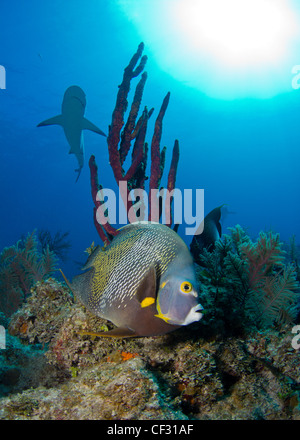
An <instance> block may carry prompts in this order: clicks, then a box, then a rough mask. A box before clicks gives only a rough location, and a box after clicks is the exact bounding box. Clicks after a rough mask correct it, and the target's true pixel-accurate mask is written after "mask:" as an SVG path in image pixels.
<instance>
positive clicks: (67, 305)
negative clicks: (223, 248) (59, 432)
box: [0, 279, 300, 420]
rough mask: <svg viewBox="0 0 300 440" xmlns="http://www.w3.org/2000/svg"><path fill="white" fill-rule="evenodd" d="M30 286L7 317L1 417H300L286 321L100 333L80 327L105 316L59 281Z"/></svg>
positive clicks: (297, 375)
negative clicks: (159, 332)
mask: <svg viewBox="0 0 300 440" xmlns="http://www.w3.org/2000/svg"><path fill="white" fill-rule="evenodd" d="M32 296H33V300H32V301H29V299H30V298H28V301H27V303H26V304H24V305H23V307H22V308H21V309H20V310H19V311H18V312H17V313H16V314H15V315H14V316H13V317H12V318H11V321H10V325H9V332H10V333H12V334H13V335H14V336H11V335H9V338H11V339H13V340H14V341H15V342H14V344H15V347H19V348H20V350H19V351H18V350H16V348H15V347H14V348H13V350H12V351H9V352H6V351H4V350H3V352H5V353H4V354H3V355H5V356H6V357H7V359H8V358H9V357H10V356H13V358H10V365H9V366H8V367H7V370H9V369H11V370H14V369H15V370H14V371H10V372H7V373H6V372H5V371H4V369H3V368H2V370H1V371H0V382H1V374H2V386H3V382H5V386H6V392H5V393H4V394H6V395H7V396H6V397H3V398H2V399H0V419H22V420H26V419H29V420H32V419H43V420H44V419H69V420H70V419H72V420H73V419H81V420H83V419H105V420H137V419H138V420H186V419H187V420H207V419H227V420H228V419H253V420H257V419H267V420H272V419H295V420H299V419H300V405H299V403H300V396H299V389H300V370H299V368H298V366H299V351H297V350H295V349H293V348H292V345H291V340H292V333H291V327H290V326H289V325H286V326H282V327H281V329H272V330H270V329H263V330H260V331H256V332H252V333H249V334H247V335H244V336H243V337H237V336H231V337H227V338H223V337H222V335H220V334H219V335H216V336H215V337H210V338H207V337H206V336H205V331H203V326H202V324H201V322H200V323H195V324H192V325H191V326H189V327H186V328H182V329H180V330H176V331H175V332H173V333H170V334H167V335H164V336H159V337H150V338H137V339H132V340H130V339H129V340H128V339H127V340H120V339H106V338H97V337H91V336H89V335H88V334H87V333H88V332H89V331H103V330H105V329H108V328H109V327H111V326H112V324H111V323H109V322H107V321H105V320H103V319H101V318H97V317H96V316H94V315H92V314H91V313H89V312H88V311H87V310H86V309H85V308H84V307H83V306H82V305H81V304H79V303H77V302H74V301H73V298H72V296H71V295H70V294H69V292H68V290H67V288H66V287H65V286H64V285H63V284H61V283H58V282H57V281H55V280H54V279H50V280H47V281H46V282H43V283H39V284H38V285H37V286H36V287H34V288H33V289H32ZM30 317H34V325H32V321H31V318H30ZM203 320H205V317H204V318H203ZM17 339H19V342H16V340H17ZM20 341H23V344H21V343H20ZM24 344H26V345H24ZM22 347H23V348H22ZM30 350H31V352H32V353H33V352H34V351H36V353H37V355H36V358H35V359H34V358H33V357H31V362H32V365H34V374H32V373H31V374H30V372H29V368H27V367H28V364H27V367H26V368H27V369H26V368H25V370H24V371H25V373H24V374H22V377H21V376H20V371H21V368H20V362H21V359H23V360H24V359H25V363H26V358H24V352H26V351H27V353H28V354H29V353H30ZM1 354H2V353H1ZM31 356H32V355H31ZM29 359H30V356H29V355H28V360H29ZM26 375H27V384H26ZM9 387H10V393H8V390H9ZM8 394H9V395H8Z"/></svg>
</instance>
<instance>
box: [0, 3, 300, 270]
mask: <svg viewBox="0 0 300 440" xmlns="http://www.w3.org/2000/svg"><path fill="white" fill-rule="evenodd" d="M116 3H117V2H113V1H104V0H98V1H97V0H90V1H89V2H85V1H83V0H73V1H72V2H71V1H65V2H61V1H58V0H53V1H51V2H50V1H49V0H45V1H43V2H40V1H37V0H29V1H28V2H22V1H20V0H12V1H3V2H2V3H1V8H0V9H1V16H0V33H1V42H2V44H1V51H0V64H1V65H2V66H4V68H5V71H6V88H5V89H3V90H0V112H1V117H0V185H1V189H2V191H1V207H2V209H1V231H0V249H3V248H4V247H5V246H11V245H12V244H14V243H15V242H16V241H17V240H18V239H19V238H20V237H21V236H22V235H23V234H27V233H28V232H32V231H33V230H34V229H48V230H50V231H51V232H53V233H55V232H56V231H58V230H60V231H63V232H65V231H69V232H70V236H69V237H70V240H71V243H72V248H71V251H70V253H69V259H68V260H67V262H65V263H62V264H61V267H62V268H63V270H64V271H65V273H66V275H67V276H68V277H72V276H73V275H75V274H76V273H78V270H79V266H78V264H77V263H80V262H81V263H83V262H84V261H85V259H86V254H84V250H85V249H86V248H87V247H88V246H90V244H91V243H92V242H93V241H94V242H95V243H100V240H99V238H98V235H97V232H96V229H95V227H94V224H93V201H92V197H91V191H90V181H89V178H90V177H89V168H88V165H87V164H88V159H89V157H90V156H91V154H94V155H95V156H96V160H97V164H98V167H99V180H100V182H101V183H102V184H103V186H105V187H107V188H112V189H115V190H117V185H116V183H115V180H114V178H113V174H112V170H111V168H110V165H109V162H108V151H107V145H106V142H105V139H104V138H103V137H102V136H99V135H97V134H95V133H92V132H89V131H86V132H85V133H84V139H85V166H84V168H83V170H82V173H81V176H80V178H79V180H78V182H77V183H75V179H76V174H75V172H74V169H75V168H77V162H76V158H75V157H74V156H73V155H68V151H69V146H68V144H67V141H66V138H65V136H64V133H63V130H62V129H61V127H58V126H51V127H44V128H37V127H36V126H37V124H38V123H39V122H41V121H43V120H45V119H47V118H50V117H52V116H55V115H56V114H59V113H60V110H61V103H62V98H63V94H64V92H65V90H66V89H67V88H68V87H69V86H71V85H73V84H76V85H78V86H80V87H81V88H82V89H83V90H84V92H85V93H86V97H87V106H86V111H85V116H86V117H87V118H88V119H89V120H90V121H92V122H93V123H94V124H96V125H97V126H98V127H99V128H101V129H102V130H103V131H105V132H106V133H108V126H109V124H110V122H111V115H112V111H113V108H114V105H115V99H116V94H117V91H118V85H119V84H120V83H121V80H122V75H123V69H124V68H125V67H126V65H127V64H128V62H129V60H130V58H131V56H132V55H133V54H134V53H135V51H136V49H137V47H138V45H139V43H140V42H141V41H142V40H144V38H143V37H144V36H143V35H141V32H140V31H139V30H138V29H137V28H136V27H135V25H134V23H133V21H131V20H130V19H129V18H128V16H126V14H124V13H123V11H122V10H121V9H120V8H119V7H118V6H117V4H116ZM129 3H130V2H128V4H129ZM299 26H300V24H299ZM144 44H145V51H144V53H145V54H148V55H149V59H148V62H147V66H146V70H147V72H148V80H147V83H146V87H145V92H144V96H143V103H142V104H143V105H147V106H148V108H151V107H155V112H156V113H155V115H156V114H157V112H158V110H159V108H160V105H161V103H162V100H163V98H164V96H165V95H166V93H167V92H168V91H170V92H171V99H170V104H169V107H168V110H167V113H166V116H165V119H164V127H163V137H162V142H161V147H162V146H164V145H166V146H167V148H168V153H167V165H166V171H167V169H168V167H169V163H170V160H171V151H172V147H173V144H174V140H175V139H178V140H179V143H180V161H179V166H178V172H177V180H176V187H177V188H180V189H185V188H191V189H196V188H204V191H205V213H208V212H209V211H210V210H211V209H213V208H215V207H216V206H219V205H221V204H223V203H226V204H227V207H228V211H230V212H233V214H229V215H228V217H227V218H226V219H225V220H224V225H223V227H224V231H225V232H226V227H227V226H233V225H235V224H237V223H238V224H240V225H242V226H243V227H245V228H247V230H248V232H249V234H250V235H251V236H252V237H256V236H257V234H258V233H259V231H261V230H270V229H272V230H273V231H275V232H279V233H280V236H281V239H282V240H285V241H288V240H289V238H290V237H291V236H292V235H293V234H294V235H296V242H297V243H300V227H299V224H300V221H299V220H300V206H299V164H300V130H299V126H300V125H299V121H300V90H295V89H293V88H292V86H291V88H290V90H288V91H286V92H284V93H279V94H277V95H274V96H273V97H270V98H268V99H258V98H253V97H244V98H239V99H232V100H224V99H221V98H220V99H217V98H216V97H210V96H208V95H207V94H206V93H205V90H196V89H193V88H192V87H190V86H189V85H188V84H187V82H188V81H187V82H185V81H180V80H178V79H176V77H175V76H174V75H172V72H166V71H164V70H163V69H161V68H160V66H159V64H158V63H157V61H156V59H155V49H154V48H153V45H152V41H151V39H149V40H148V41H147V40H144ZM161 44H162V50H163V44H164V42H163V41H162V42H161ZM298 47H299V49H300V42H299V44H298ZM295 53H296V52H295ZM297 64H300V50H299V51H298V53H297V54H296V55H295V57H294V59H293V63H292V65H291V66H290V68H291V69H292V67H293V65H297ZM199 74H200V73H199ZM286 75H287V76H288V77H289V76H290V81H291V80H292V74H291V70H289V71H287V72H286ZM134 84H136V83H134ZM130 96H131V97H132V93H131V95H130ZM153 123H154V118H153V120H152V121H151V122H150V123H149V129H148V139H147V140H148V141H151V135H152V131H153ZM164 179H166V175H165V176H164ZM164 181H165V180H164ZM179 232H180V230H179ZM190 239H191V237H186V240H187V242H189V241H190Z"/></svg>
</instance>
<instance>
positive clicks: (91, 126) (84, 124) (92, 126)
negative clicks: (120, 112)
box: [82, 118, 106, 137]
mask: <svg viewBox="0 0 300 440" xmlns="http://www.w3.org/2000/svg"><path fill="white" fill-rule="evenodd" d="M82 130H91V131H94V132H95V133H98V134H101V135H102V136H105V137H106V134H105V133H104V132H103V131H102V130H100V128H98V127H97V126H96V125H95V124H93V123H92V122H90V121H89V120H88V119H86V118H83V120H82Z"/></svg>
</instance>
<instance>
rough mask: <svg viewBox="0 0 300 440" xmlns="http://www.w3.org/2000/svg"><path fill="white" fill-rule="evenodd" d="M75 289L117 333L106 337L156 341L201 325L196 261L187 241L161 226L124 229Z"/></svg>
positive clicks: (92, 262) (98, 254)
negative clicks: (192, 326) (194, 262)
mask: <svg viewBox="0 0 300 440" xmlns="http://www.w3.org/2000/svg"><path fill="white" fill-rule="evenodd" d="M83 269H87V271H86V272H85V273H83V274H81V275H78V276H76V277H75V278H74V279H73V282H72V284H71V288H72V290H73V292H74V294H75V295H76V296H77V297H79V299H80V300H81V301H82V303H83V304H84V305H85V306H86V307H87V308H88V309H89V310H90V311H92V312H93V313H95V314H96V315H98V316H100V317H102V318H105V319H108V320H110V321H112V322H113V323H114V324H115V325H116V326H117V327H118V328H116V329H114V330H111V331H110V332H104V333H101V335H102V336H117V337H130V336H153V335H159V334H164V333H168V332H170V331H172V330H175V329H176V328H178V327H180V326H182V325H188V324H190V323H192V322H194V321H199V320H200V319H201V317H202V314H201V313H200V310H202V306H201V305H200V304H199V302H198V292H197V283H196V276H195V272H194V267H193V260H192V256H191V254H190V252H189V250H188V248H187V246H186V245H185V243H184V242H183V240H182V239H181V238H180V237H179V236H178V235H177V234H176V233H175V232H174V231H173V230H172V229H170V228H168V227H167V226H164V225H161V224H158V223H147V222H145V223H143V222H139V223H133V224H131V225H128V226H125V227H124V228H121V230H120V232H119V234H118V235H117V236H116V237H114V239H113V241H112V243H111V244H110V245H109V246H108V247H107V248H106V249H105V250H101V249H99V248H98V249H97V250H95V251H94V252H93V254H92V255H91V256H90V257H89V258H88V261H87V263H86V265H85V266H84V268H83Z"/></svg>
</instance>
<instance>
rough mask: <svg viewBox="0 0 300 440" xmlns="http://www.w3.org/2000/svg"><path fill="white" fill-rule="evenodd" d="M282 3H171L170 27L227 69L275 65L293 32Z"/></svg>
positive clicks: (269, 0)
mask: <svg viewBox="0 0 300 440" xmlns="http://www.w3.org/2000/svg"><path fill="white" fill-rule="evenodd" d="M285 4H286V3H283V2H282V1H281V2H278V1H276V0H248V1H245V0H209V1H201V0H184V3H182V2H177V1H175V2H174V7H173V8H172V12H171V13H172V16H173V20H174V25H175V27H177V29H178V31H179V32H180V33H181V35H182V37H183V38H184V39H185V40H186V43H187V44H189V45H192V46H193V47H194V49H195V51H196V52H197V51H198V52H200V53H201V52H204V53H207V54H209V56H210V57H212V58H215V60H216V61H217V62H218V63H220V64H224V65H226V67H227V68H228V67H229V66H232V67H233V68H245V67H249V66H256V65H262V64H266V63H270V62H276V61H277V60H280V58H282V56H284V49H285V47H286V43H287V40H288V39H289V38H290V36H291V34H292V33H293V26H292V25H293V21H294V20H293V17H292V14H291V11H289V10H288V9H287V8H286V6H285Z"/></svg>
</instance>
